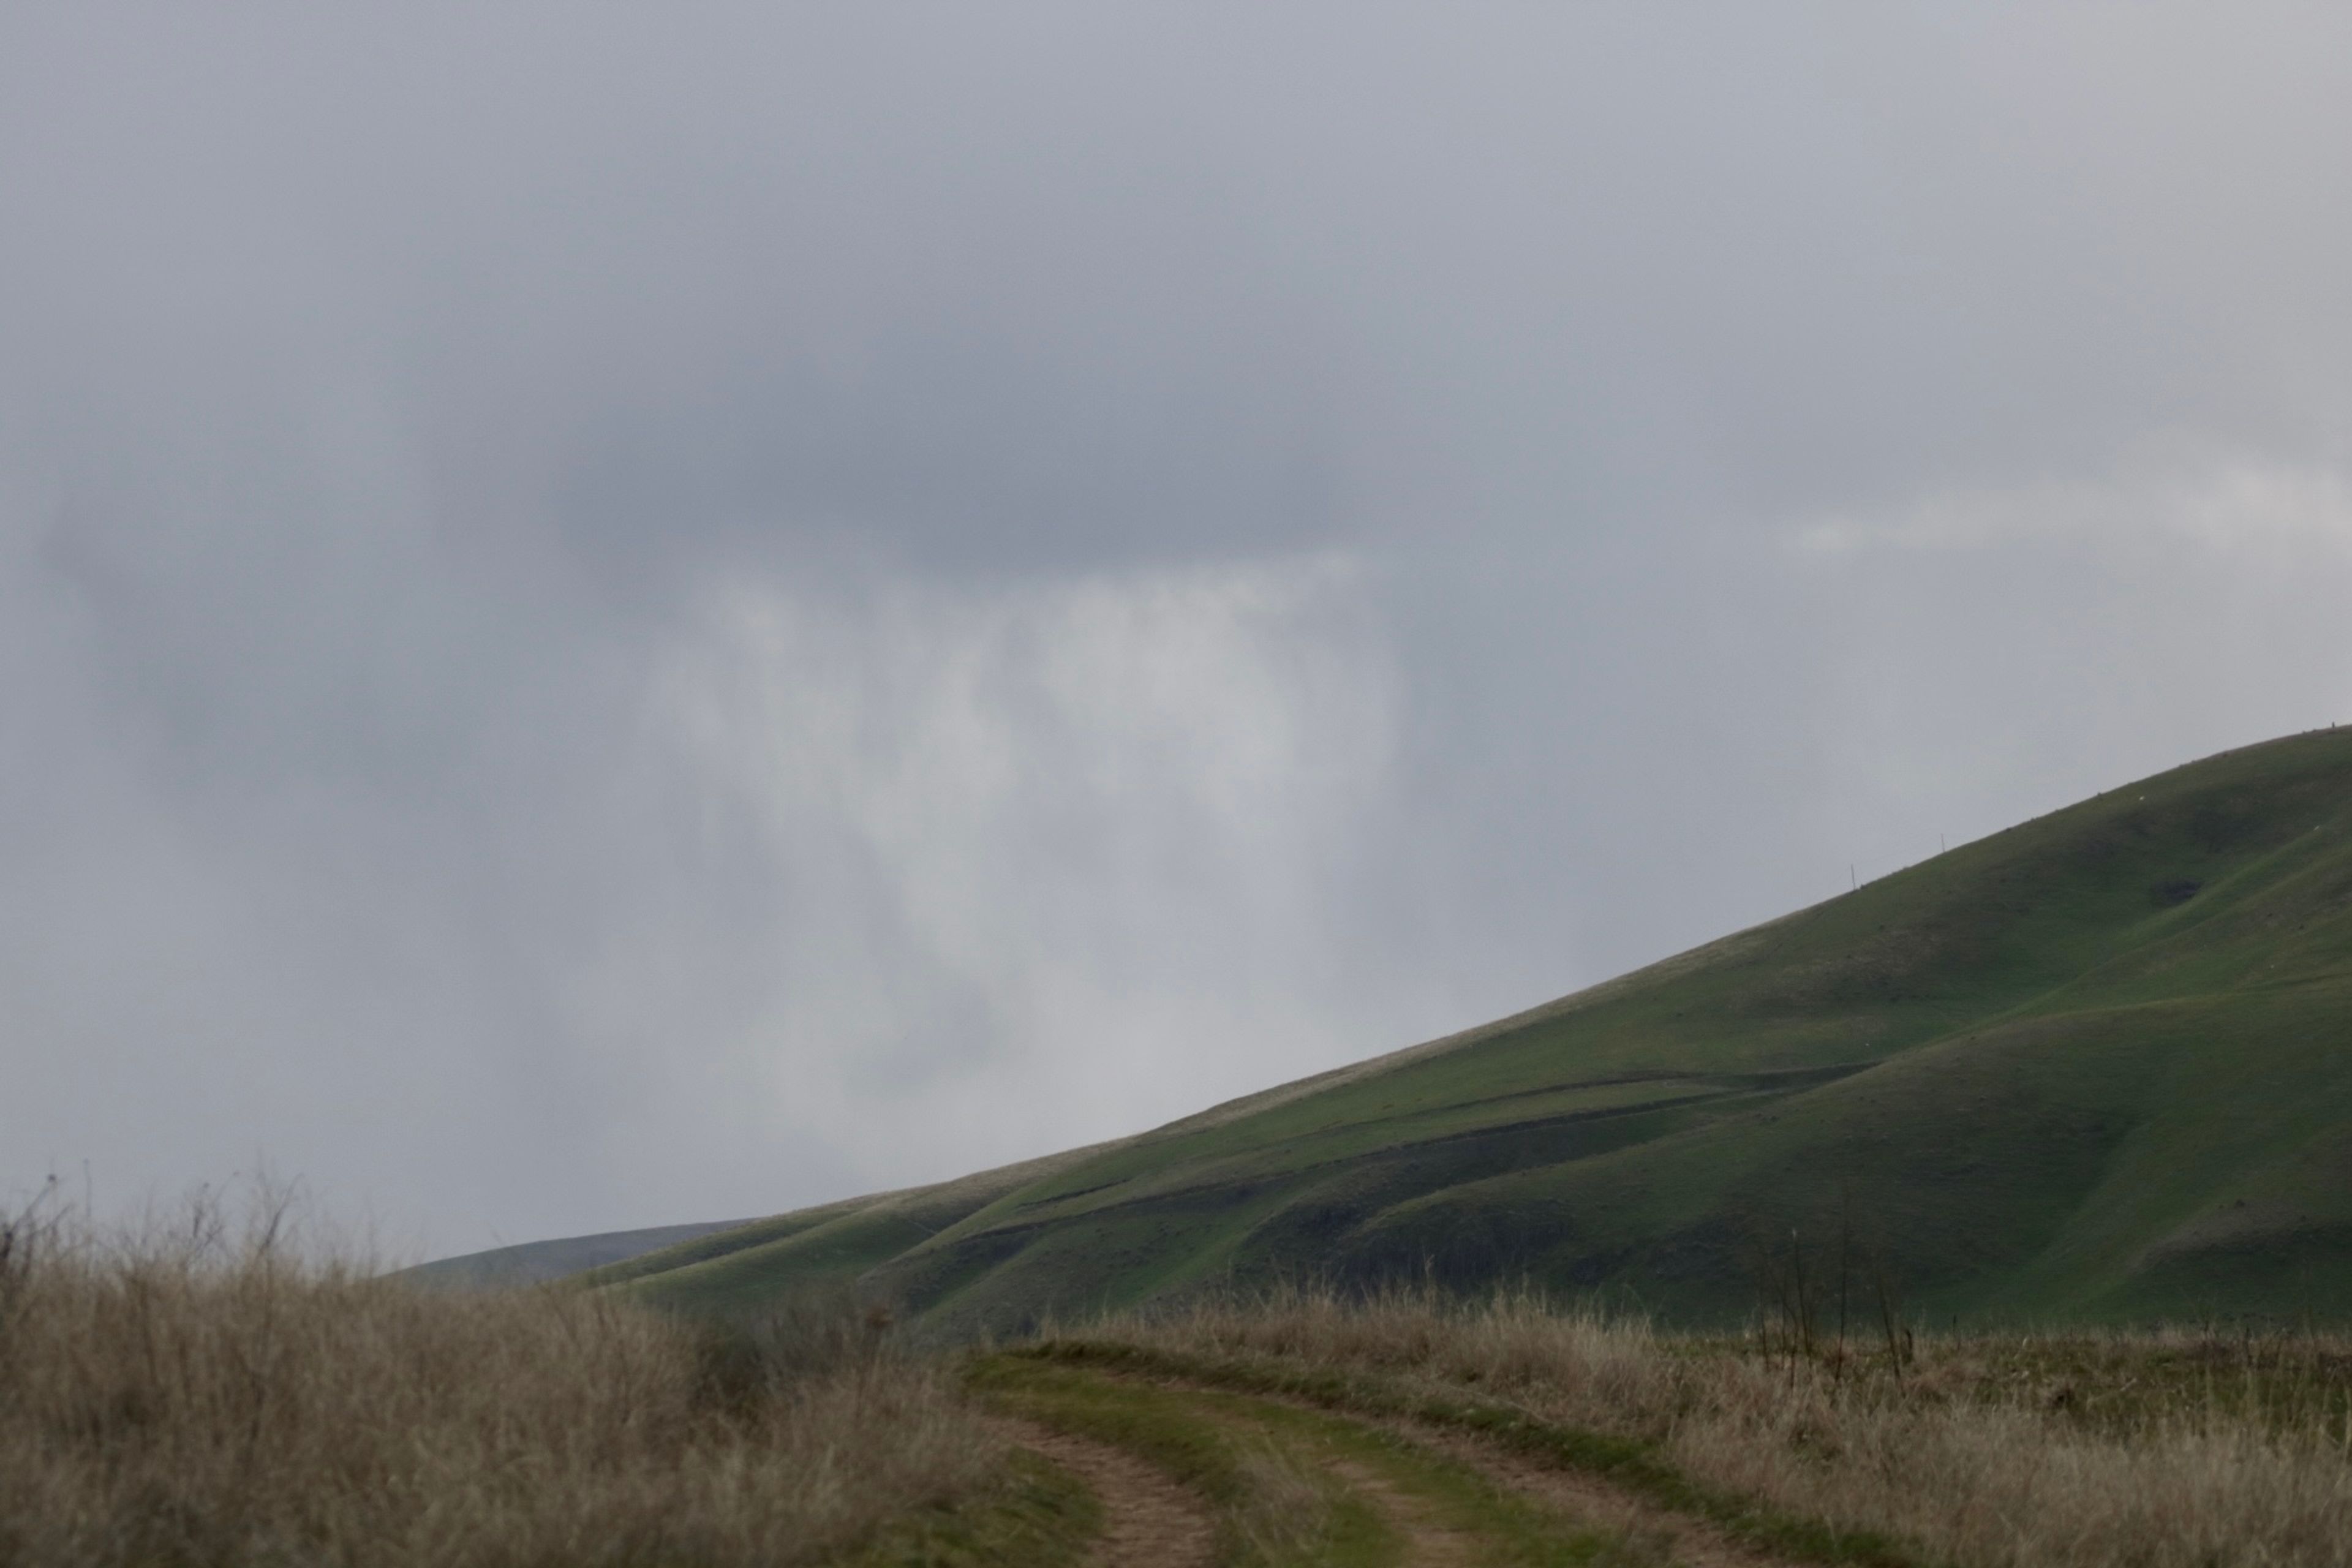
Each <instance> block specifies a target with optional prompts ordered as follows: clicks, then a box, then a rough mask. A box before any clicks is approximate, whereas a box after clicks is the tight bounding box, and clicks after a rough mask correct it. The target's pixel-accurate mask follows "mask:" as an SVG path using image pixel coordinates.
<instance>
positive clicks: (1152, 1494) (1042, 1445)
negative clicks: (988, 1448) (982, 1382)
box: [997, 1417, 1216, 1568]
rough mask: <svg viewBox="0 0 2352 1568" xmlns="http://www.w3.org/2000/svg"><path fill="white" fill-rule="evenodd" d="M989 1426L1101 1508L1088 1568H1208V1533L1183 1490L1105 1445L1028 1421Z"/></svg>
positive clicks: (1204, 1509) (1202, 1510) (1212, 1537)
mask: <svg viewBox="0 0 2352 1568" xmlns="http://www.w3.org/2000/svg"><path fill="white" fill-rule="evenodd" d="M997 1425H998V1427H999V1429H1000V1430H1002V1431H1003V1433H1004V1435H1005V1436H1006V1438H1007V1439H1008V1440H1010V1441H1011V1442H1013V1444H1014V1445H1016V1446H1018V1447H1024V1448H1027V1449H1029V1450H1030V1451H1031V1452H1032V1453H1035V1454H1038V1455H1041V1456H1043V1457H1044V1458H1047V1459H1050V1460H1052V1461H1053V1462H1054V1463H1055V1464H1056V1465H1059V1466H1061V1467H1062V1468H1064V1469H1066V1470H1067V1471H1069V1472H1070V1473H1071V1474H1072V1475H1074V1476H1076V1477H1077V1478H1078V1479H1080V1480H1082V1481H1084V1482H1085V1483H1086V1484H1087V1489H1088V1490H1090V1491H1092V1492H1093V1493H1094V1494H1095V1497H1096V1498H1097V1500H1099V1501H1100V1502H1101V1504H1102V1510H1103V1534H1102V1540H1101V1541H1100V1542H1097V1543H1096V1546H1095V1551H1094V1555H1093V1558H1092V1559H1091V1561H1092V1562H1093V1563H1095V1564H1096V1568H1208V1564H1209V1563H1210V1562H1211V1559H1212V1554H1213V1552H1214V1550H1215V1545H1216V1529H1215V1527H1214V1525H1213V1523H1212V1522H1211V1521H1210V1517H1209V1509H1208V1505H1207V1504H1206V1503H1205V1502H1204V1501H1202V1500H1201V1498H1199V1497H1198V1496H1196V1495H1195V1494H1194V1493H1193V1492H1192V1489H1189V1488H1187V1487H1185V1486H1183V1485H1181V1483H1179V1482H1178V1481H1176V1480H1174V1479H1171V1477H1170V1476H1168V1475H1167V1474H1166V1473H1165V1472H1163V1471H1161V1470H1160V1469H1158V1468H1154V1467H1153V1466H1151V1465H1150V1464H1147V1463H1145V1462H1144V1461H1143V1460H1141V1459H1139V1458H1136V1457H1135V1456H1134V1455H1132V1454H1130V1453H1129V1452H1127V1450H1125V1449H1124V1448H1117V1447H1112V1446H1111V1445H1109V1444H1108V1443H1097V1442H1096V1441H1095V1440H1094V1439H1092V1438H1090V1437H1079V1436H1073V1435H1072V1434H1070V1433H1067V1432H1057V1431H1055V1429H1054V1428H1052V1427H1050V1426H1042V1425H1040V1424H1038V1423H1036V1422H1034V1421H1019V1420H1014V1419H1012V1418H1010V1417H1004V1418H1001V1419H1000V1420H999V1421H998V1423H997Z"/></svg>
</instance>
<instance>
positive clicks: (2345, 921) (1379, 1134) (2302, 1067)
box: [591, 730, 2352, 1329]
mask: <svg viewBox="0 0 2352 1568" xmlns="http://www.w3.org/2000/svg"><path fill="white" fill-rule="evenodd" d="M1841 1256H1843V1258H1844V1268H1843V1270H1841V1268H1840V1267H1839V1262H1838V1259H1839V1258H1840V1257H1841ZM1799 1265H1801V1266H1802V1268H1804V1269H1805V1270H1806V1271H1807V1274H1808V1278H1809V1279H1810V1280H1811V1288H1812V1289H1813V1290H1814V1291H1815V1293H1816V1296H1817V1298H1818V1297H1819V1294H1820V1292H1822V1290H1824V1289H1834V1288H1835V1287H1834V1284H1833V1283H1827V1284H1825V1281H1829V1282H1833V1281H1834V1279H1836V1277H1837V1276H1838V1275H1839V1274H1840V1273H1841V1272H1842V1271H1843V1273H1845V1274H1846V1275H1847V1276H1848V1277H1849V1278H1850V1279H1851V1281H1852V1283H1851V1285H1850V1289H1851V1291H1852V1292H1853V1294H1854V1296H1855V1299H1856V1301H1857V1305H1856V1306H1855V1307H1854V1308H1853V1310H1855V1311H1857V1312H1861V1311H1863V1310H1865V1309H1864V1307H1863V1306H1862V1305H1860V1304H1859V1303H1860V1302H1861V1301H1862V1300H1864V1298H1868V1299H1870V1300H1872V1301H1873V1303H1874V1300H1875V1292H1876V1290H1877V1289H1878V1281H1880V1280H1885V1281H1886V1282H1888V1287H1889V1289H1890V1290H1891V1291H1892V1292H1895V1293H1899V1296H1900V1299H1901V1300H1902V1302H1903V1304H1904V1306H1905V1307H1906V1310H1911V1311H1915V1312H1927V1313H1932V1314H1934V1315H1936V1316H1937V1317H1939V1318H1940V1317H1941V1316H1943V1315H1945V1314H1957V1315H1962V1316H1965V1317H1968V1318H1970V1319H1974V1320H1978V1321H1982V1320H1985V1319H1988V1318H1991V1319H2026V1318H2032V1319H2041V1320H2066V1321H2099V1320H2125V1319H2147V1318H2153V1317H2194V1316H2206V1315H2232V1314H2245V1313H2253V1314H2260V1315H2263V1316H2267V1317H2270V1318H2273V1319H2281V1320H2292V1319H2295V1318H2299V1317H2301V1316H2303V1315H2304V1314H2305V1313H2311V1314H2315V1315H2317V1316H2322V1317H2326V1318H2333V1319H2338V1320H2341V1319H2344V1318H2347V1317H2352V730H2347V731H2316V732H2314V733H2309V734H2305V735H2299V736H2294V737H2292V738H2289V739H2286V740H2282V741H2276V742H2270V743H2268V744H2264V745H2259V746H2253V747H2249V748H2246V749H2244V750H2242V751H2236V752H2226V753H2224V754H2222V755H2220V756H2216V757H2210V758H2208V759H2206V760H2205V761H2203V762H2200V763H2192V764H2190V765H2189V766H2187V767H2182V768H2179V769H2176V770H2174V771H2172V772H2170V773H2163V774H2160V775H2158V776H2157V777H2155V778H2152V779H2148V780H2147V781H2146V782H2144V783H2141V784H2133V785H2130V786H2128V787H2126V788H2124V789H2119V790H2115V791H2110V792H2108V793H2106V794H2104V795H2099V796H2097V797H2096V798H2094V799H2091V800H2087V801H2084V802H2083V803H2081V804H2080V805H2074V806H2072V807H2069V808H2068V809H2066V810H2063V811H2060V812H2056V813H2054V814H2053V815H2051V816H2044V817H2041V818H2039V819H2037V820H2035V821H2032V822H2029V823H2026V824H2024V825H2022V826H2017V827H2012V828H2010V829H2008V830H2007V831H2005V832H2002V833H1999V834H1996V835H1994V836H1992V837H1989V838H1985V839H1981V840H1979V841H1978V842H1976V843H1973V844H1969V845H1966V846H1963V847H1960V848H1958V849H1954V850H1952V851H1950V852H1949V853H1948V854H1945V855H1942V856H1940V857H1938V858H1936V859H1934V860H1930V861H1927V862H1924V863H1922V864H1920V865H1917V866H1915V867H1913V868H1910V869H1908V870H1906V871H1903V872H1900V873H1898V874H1896V875H1894V876H1890V877H1887V878H1885V879H1882V880H1879V881H1876V882H1873V883H1871V884H1869V885H1867V886H1865V887H1864V888H1862V889H1860V890H1858V891H1855V892H1853V893H1849V894H1845V895H1843V896H1841V897H1838V898H1835V899H1832V900H1829V901H1828V902H1826V903H1822V904H1818V905H1815V906H1814V907H1812V908H1811V909H1808V910H1801V911H1799V912H1797V913H1795V914H1791V915H1788V916H1785V917H1783V918H1781V919H1780V920H1777V921H1771V922H1770V923H1769V924H1766V925H1762V926H1759V927H1757V928H1755V929H1754V930H1752V931H1742V932H1740V933H1738V935H1736V936H1731V937H1727V938H1725V939H1723V940H1722V941H1719V942H1714V943H1711V944H1709V945H1707V946H1705V947H1701V948H1698V949H1696V950H1694V951H1692V952H1686V953H1684V954H1682V955H1681V956H1680V957H1677V958H1672V959H1669V960H1667V961H1665V962H1664V963H1658V964H1654V965H1653V966H1651V967H1649V968H1647V969H1643V970H1640V971H1637V972H1636V973H1632V974H1628V975H1625V976H1623V977H1622V978H1620V979H1617V980H1613V981H1611V982H1609V983H1608V984H1603V985H1599V986H1596V987H1594V988H1592V989H1591V990H1589V991H1584V992H1580V993H1579V994H1575V995H1572V996H1569V997H1566V998H1564V999H1562V1000H1560V1001H1558V1002H1554V1003H1551V1004H1549V1005H1545V1006H1542V1007H1538V1008H1536V1009H1534V1010H1533V1011H1531V1012H1528V1013H1523V1014H1521V1015H1519V1016H1516V1017H1511V1018H1506V1019H1503V1020H1502V1021H1500V1022H1498V1023H1495V1024H1489V1025H1487V1026H1485V1027H1483V1028H1478V1029H1473V1030H1471V1031H1469V1032H1467V1033H1465V1034H1461V1035H1456V1036H1454V1037H1451V1038H1448V1039H1443V1040H1438V1041H1433V1042H1432V1043H1430V1044H1428V1045H1423V1046H1418V1047H1413V1048H1412V1049H1409V1050H1404V1051H1400V1052H1397V1053H1395V1054H1393V1055H1391V1056H1386V1057H1381V1058H1375V1059H1373V1060H1370V1061H1366V1062H1363V1063H1361V1064H1360V1065H1358V1066H1355V1067H1350V1068H1342V1069H1340V1070H1339V1071H1336V1072H1330V1073H1326V1074H1323V1075H1321V1076H1319V1077H1317V1078H1311V1079H1304V1080H1302V1081H1300V1082H1297V1083H1293V1084H1288V1085H1285V1086H1283V1087H1281V1088H1278V1089H1269V1090H1267V1091H1265V1093H1262V1094H1258V1095H1255V1096H1252V1097H1250V1098H1248V1099H1244V1100H1235V1101H1234V1102H1232V1103H1231V1104H1227V1105H1223V1106H1219V1107H1217V1108H1215V1109H1214V1110H1208V1111H1204V1112H1202V1113H1201V1114H1200V1115H1197V1116H1193V1117H1190V1118H1187V1119H1186V1120H1184V1121H1177V1122H1172V1123H1171V1124H1170V1125H1168V1126H1166V1127H1162V1128H1160V1129H1159V1130H1157V1131H1152V1132H1148V1133H1145V1134H1142V1135H1140V1136H1139V1137H1135V1138H1130V1139H1126V1140H1123V1141H1120V1142H1114V1143H1106V1144H1102V1145H1098V1146H1097V1147H1095V1148H1091V1149H1083V1150H1078V1151H1075V1152H1071V1153H1069V1154H1066V1155H1060V1156H1056V1157H1055V1158H1052V1159H1048V1160H1042V1161H1036V1162H1033V1163H1028V1164H1024V1165H1017V1166H1012V1167H1008V1168H1006V1169H1005V1170H1003V1171H998V1172H992V1173H983V1174H981V1175H977V1176H971V1177H967V1178H965V1179H964V1180H962V1181H960V1182H953V1183H949V1184H944V1185H941V1186H936V1187H927V1188H917V1189H913V1190H910V1191H907V1192H901V1193H893V1194H884V1195H881V1196H878V1197H874V1198H866V1199H858V1200H854V1201H851V1202H846V1203H839V1204H834V1205H828V1206H826V1207H824V1208H818V1209H810V1210H804V1211H802V1212H800V1213H796V1214H789V1215H781V1216H778V1217H776V1218H773V1219H767V1220H761V1221H758V1222H755V1223H753V1224H751V1225H748V1226H740V1227H738V1228H735V1229H731V1230H727V1231H723V1232H717V1233H713V1234H707V1235H703V1236H700V1237H696V1238H694V1239H692V1240H689V1241H687V1242H685V1243H683V1244H682V1245H678V1246H673V1247H667V1248H665V1249H662V1250H658V1251H653V1252H648V1253H646V1254H645V1255H643V1256H640V1257H637V1258H634V1259H631V1260H628V1261H626V1262H623V1263H620V1264H617V1265H614V1266H613V1267H610V1268H604V1270H602V1271H601V1272H600V1273H598V1274H597V1275H595V1276H593V1277H591V1279H592V1282H593V1283H595V1284H598V1285H601V1286H603V1287H605V1288H609V1289H618V1290H622V1291H625V1292H627V1293H629V1294H631V1295H634V1296H636V1297H640V1298H643V1299H645V1300H649V1301H655V1302H660V1303H667V1304H671V1305H675V1306H679V1307H685V1308H691V1309H697V1310H730V1309H741V1308H748V1307H754V1306H756V1305H758V1304H759V1303H761V1302H762V1301H766V1300H772V1299H774V1298H775V1297H776V1296H777V1295H778V1294H779V1293H781V1292H784V1291H787V1290H791V1289H795V1288H798V1287H803V1286H806V1285H811V1284H817V1283H824V1282H840V1281H855V1282H856V1286H857V1288H859V1289H866V1290H871V1291H875V1292H878V1293H887V1295H889V1296H891V1297H894V1298H896V1299H898V1300H900V1301H901V1302H903V1303H904V1305H905V1306H906V1307H907V1308H908V1310H912V1311H916V1312H919V1313H921V1314H924V1315H926V1316H927V1317H929V1319H930V1320H932V1321H935V1322H938V1323H940V1324H942V1325H944V1326H948V1327H950V1328H965V1329H969V1328H977V1327H987V1326H994V1327H1000V1328H1002V1327H1017V1326H1019V1325H1021V1324H1024V1323H1025V1322H1028V1321H1032V1320H1034V1319H1035V1318H1036V1317H1038V1316H1039V1315H1042V1314H1046V1313H1058V1314H1064V1315H1068V1314H1076V1313H1082V1312H1086V1311H1088V1310H1093V1309H1097V1308H1099V1307H1104V1306H1112V1307H1118V1306H1129V1305H1133V1304H1138V1303H1142V1302H1146V1301H1151V1300H1172V1299H1177V1298H1181V1296H1182V1295H1184V1294H1185V1293H1187V1292H1190V1291H1196V1290H1201V1289H1210V1288H1217V1287H1221V1286H1223V1285H1225V1284H1227V1283H1229V1282H1239V1283H1243V1284H1248V1283H1251V1282H1257V1281H1264V1280H1268V1279H1276V1278H1280V1277H1285V1276H1288V1277H1294V1278H1295V1277H1313V1278H1317V1279H1323V1280H1327V1281H1332V1282H1337V1283H1340V1284H1344V1285H1377V1284H1379V1283H1381V1282H1383V1281H1391V1280H1398V1279H1434V1280H1435V1281H1437V1282H1439V1283H1441V1284H1444V1285H1447V1286H1451V1287H1455V1288H1459V1289H1484V1288H1487V1287H1490V1286H1494V1285H1497V1284H1505V1283H1509V1282H1514V1281H1519V1280H1522V1279H1524V1280H1528V1281H1532V1282H1535V1283H1537V1284H1540V1285H1542V1286H1546V1287H1549V1288H1553V1289H1561V1290H1573V1291H1603V1292H1607V1293H1610V1294H1611V1295H1612V1296H1614V1297H1615V1298H1617V1299H1619V1300H1628V1301H1637V1302H1639V1303H1642V1304H1643V1305H1644V1306H1646V1307H1648V1308H1649V1309H1651V1310H1655V1311H1658V1312H1660V1313H1662V1314H1664V1315H1665V1316H1667V1317H1669V1318H1671V1319H1675V1320H1679V1321H1727V1320H1731V1319H1736V1318H1738V1317H1741V1316H1744V1315H1745V1314H1746V1313H1748V1311H1749V1310H1752V1309H1753V1308H1754V1307H1755V1305H1756V1304H1757V1302H1758V1300H1759V1289H1761V1286H1760V1283H1759V1282H1760V1281H1762V1280H1764V1279H1769V1278H1770V1277H1772V1276H1773V1275H1775V1274H1776V1273H1777V1274H1778V1275H1779V1276H1780V1278H1781V1279H1783V1280H1784V1282H1785V1280H1786V1279H1787V1278H1788V1277H1789V1275H1790V1272H1791V1271H1792V1269H1793V1268H1795V1267H1797V1266H1799ZM1870 1310H1874V1305H1873V1307H1872V1308H1871V1309H1870Z"/></svg>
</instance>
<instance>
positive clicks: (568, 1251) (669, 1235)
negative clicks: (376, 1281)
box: [398, 1219, 745, 1289]
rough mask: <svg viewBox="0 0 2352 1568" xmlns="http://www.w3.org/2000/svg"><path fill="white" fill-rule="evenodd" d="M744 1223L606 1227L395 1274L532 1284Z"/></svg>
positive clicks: (420, 1279)
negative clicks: (597, 1232)
mask: <svg viewBox="0 0 2352 1568" xmlns="http://www.w3.org/2000/svg"><path fill="white" fill-rule="evenodd" d="M744 1223H745V1222H744V1221H742V1220H740V1219H722V1220H712V1221H710V1222H709V1223H706V1224H702V1225H658V1226H653V1227H652V1228H651V1229H648V1230H611V1231H606V1232H605V1233H604V1235H602V1236H571V1237H563V1238H562V1239H561V1240H557V1241H527V1242H524V1243H522V1244H521V1245H520V1246H517V1247H491V1248H490V1249H489V1250H488V1251H487V1252H468V1253H467V1254H465V1255H464V1256H463V1257H459V1258H437V1259H436V1260H435V1261H433V1262H431V1263H420V1264H417V1265H416V1266H415V1268H403V1269H401V1270H399V1271H398V1278H400V1279H407V1280H411V1281H413V1282H415V1283H416V1284H419V1285H436V1286H450V1287H454V1288H462V1289H484V1288H490V1287H496V1286H501V1285H534V1284H538V1283H540V1282H541V1281H542V1280H547V1279H563V1278H564V1277H565V1276H567V1275H572V1274H578V1273H580V1272H582V1271H583V1270H585V1269H590V1268H603V1267H604V1266H605V1265H606V1264H612V1263H621V1262H625V1261H626V1260H627V1259H629V1258H637V1257H642V1256H643V1255H644V1254H646V1253H648V1252H654V1251H657V1250H659V1249H660V1248H662V1247H676V1246H677V1245H678V1244H679V1243H681V1242H687V1241H692V1240H693V1239H694V1238H695V1237H703V1236H709V1235H710V1234H711V1233H712V1232H714V1231H729V1230H734V1229H736V1228H737V1227H739V1226H741V1225H743V1224H744Z"/></svg>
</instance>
